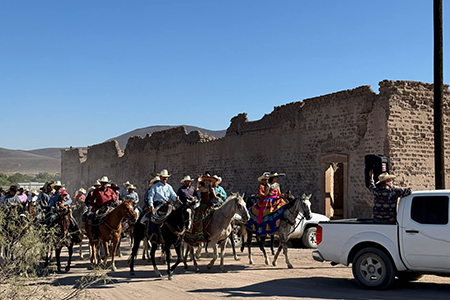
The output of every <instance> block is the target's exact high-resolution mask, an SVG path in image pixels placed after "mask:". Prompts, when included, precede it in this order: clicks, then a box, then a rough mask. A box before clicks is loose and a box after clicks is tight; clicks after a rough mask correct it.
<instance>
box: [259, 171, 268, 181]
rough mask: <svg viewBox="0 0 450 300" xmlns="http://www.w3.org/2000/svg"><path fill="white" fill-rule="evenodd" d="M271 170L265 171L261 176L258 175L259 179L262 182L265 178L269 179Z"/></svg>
mask: <svg viewBox="0 0 450 300" xmlns="http://www.w3.org/2000/svg"><path fill="white" fill-rule="evenodd" d="M269 177H270V172H264V173H263V174H262V175H261V176H259V177H258V181H259V182H261V181H262V180H263V179H269Z"/></svg>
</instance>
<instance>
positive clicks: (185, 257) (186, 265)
mask: <svg viewBox="0 0 450 300" xmlns="http://www.w3.org/2000/svg"><path fill="white" fill-rule="evenodd" d="M184 248H185V252H184V257H183V264H184V268H185V269H187V268H188V264H187V259H188V256H189V254H190V246H189V244H187V243H185V245H184Z"/></svg>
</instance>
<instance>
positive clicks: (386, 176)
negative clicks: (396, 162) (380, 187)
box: [376, 172, 397, 184]
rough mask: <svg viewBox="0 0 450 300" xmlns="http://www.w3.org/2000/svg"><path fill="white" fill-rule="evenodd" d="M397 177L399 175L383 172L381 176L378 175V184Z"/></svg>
mask: <svg viewBox="0 0 450 300" xmlns="http://www.w3.org/2000/svg"><path fill="white" fill-rule="evenodd" d="M395 177H397V176H395V175H389V173H387V172H386V173H382V174H380V176H378V182H377V183H376V184H379V183H381V182H383V181H386V180H391V179H394V178H395Z"/></svg>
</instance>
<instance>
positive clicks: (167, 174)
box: [156, 169, 172, 177]
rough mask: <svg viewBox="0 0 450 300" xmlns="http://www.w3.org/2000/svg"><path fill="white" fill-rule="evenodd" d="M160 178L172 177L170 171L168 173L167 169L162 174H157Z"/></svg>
mask: <svg viewBox="0 0 450 300" xmlns="http://www.w3.org/2000/svg"><path fill="white" fill-rule="evenodd" d="M156 175H158V176H159V177H170V176H172V175H170V174H169V171H167V170H166V169H164V170H162V171H161V173H158V174H156Z"/></svg>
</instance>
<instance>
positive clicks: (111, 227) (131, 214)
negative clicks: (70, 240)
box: [85, 200, 136, 271]
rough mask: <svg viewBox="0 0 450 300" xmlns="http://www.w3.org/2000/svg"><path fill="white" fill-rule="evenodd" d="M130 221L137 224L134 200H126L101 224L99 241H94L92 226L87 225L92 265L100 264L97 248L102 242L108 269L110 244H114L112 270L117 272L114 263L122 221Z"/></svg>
mask: <svg viewBox="0 0 450 300" xmlns="http://www.w3.org/2000/svg"><path fill="white" fill-rule="evenodd" d="M123 219H128V220H130V221H131V222H136V213H135V211H134V204H133V201H132V200H124V201H123V202H122V203H121V204H120V205H119V206H117V207H116V208H115V209H114V210H113V211H112V212H111V213H110V214H109V215H108V216H107V217H106V219H105V221H104V222H103V223H102V224H100V236H99V240H98V241H94V240H93V239H92V231H91V228H92V227H91V225H90V224H88V223H87V222H86V223H85V229H86V234H87V236H88V237H89V246H90V250H91V263H92V264H94V265H97V264H98V258H97V248H98V247H99V245H100V240H102V241H103V249H105V259H104V261H103V267H104V268H106V264H107V262H108V256H109V247H108V246H109V243H110V242H112V243H113V247H112V253H111V260H112V261H111V269H112V270H113V271H116V270H117V268H116V265H115V263H114V257H115V255H116V251H117V247H118V245H119V242H120V235H121V234H122V220H123Z"/></svg>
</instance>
